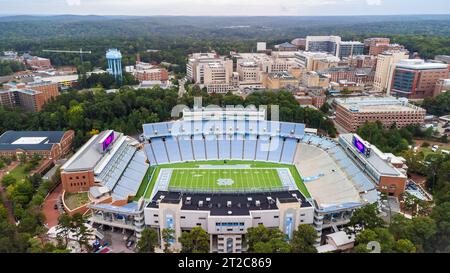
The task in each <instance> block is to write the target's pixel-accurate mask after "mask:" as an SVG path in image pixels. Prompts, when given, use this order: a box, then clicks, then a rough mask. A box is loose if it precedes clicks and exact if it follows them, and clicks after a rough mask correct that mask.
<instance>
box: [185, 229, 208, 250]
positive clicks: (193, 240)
mask: <svg viewBox="0 0 450 273" xmlns="http://www.w3.org/2000/svg"><path fill="white" fill-rule="evenodd" d="M179 241H180V243H181V246H182V248H181V252H182V253H208V252H209V235H208V233H206V231H205V230H204V229H202V228H201V227H195V228H193V229H192V230H191V231H183V232H182V234H181V237H180V238H179Z"/></svg>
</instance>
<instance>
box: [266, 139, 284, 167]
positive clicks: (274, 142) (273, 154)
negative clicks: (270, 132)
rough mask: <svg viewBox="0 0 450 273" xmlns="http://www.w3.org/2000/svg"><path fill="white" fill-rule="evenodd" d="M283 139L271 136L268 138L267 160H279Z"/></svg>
mask: <svg viewBox="0 0 450 273" xmlns="http://www.w3.org/2000/svg"><path fill="white" fill-rule="evenodd" d="M283 144H284V141H283V139H282V138H280V137H277V136H273V137H272V139H271V140H270V149H269V158H268V161H272V162H280V157H281V152H282V150H283Z"/></svg>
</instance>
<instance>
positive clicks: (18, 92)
mask: <svg viewBox="0 0 450 273" xmlns="http://www.w3.org/2000/svg"><path fill="white" fill-rule="evenodd" d="M3 87H4V88H5V90H0V106H3V107H7V108H14V107H20V108H21V109H23V110H24V111H27V112H39V111H40V110H41V109H42V107H43V106H44V105H45V104H46V103H47V102H48V101H50V100H51V99H52V98H55V97H57V96H59V90H58V84H56V83H52V82H51V81H38V82H32V83H28V84H24V83H7V84H4V85H3Z"/></svg>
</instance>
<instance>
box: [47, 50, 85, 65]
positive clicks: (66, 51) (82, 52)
mask: <svg viewBox="0 0 450 273" xmlns="http://www.w3.org/2000/svg"><path fill="white" fill-rule="evenodd" d="M42 51H43V52H52V53H69V54H80V60H81V63H83V54H92V51H90V50H89V51H83V49H82V48H80V50H79V51H77V50H58V49H44V50H42Z"/></svg>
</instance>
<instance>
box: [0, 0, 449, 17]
mask: <svg viewBox="0 0 450 273" xmlns="http://www.w3.org/2000/svg"><path fill="white" fill-rule="evenodd" d="M0 5H1V6H2V11H1V12H0V15H2V16H20V15H24V16H26V15H30V16H54V15H87V16H89V15H90V16H95V15H98V16H139V17H142V16H211V17H217V16H223V17H230V16H246V17H247V16H248V17H253V16H383V15H386V16H392V15H447V14H450V1H448V0H428V1H423V0H297V1H291V0H278V1H273V0H245V1H241V0H189V1H184V0H151V1H149V0H127V1H122V0H33V1H28V0H0ZM24 7H25V9H26V12H24Z"/></svg>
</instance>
